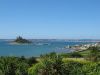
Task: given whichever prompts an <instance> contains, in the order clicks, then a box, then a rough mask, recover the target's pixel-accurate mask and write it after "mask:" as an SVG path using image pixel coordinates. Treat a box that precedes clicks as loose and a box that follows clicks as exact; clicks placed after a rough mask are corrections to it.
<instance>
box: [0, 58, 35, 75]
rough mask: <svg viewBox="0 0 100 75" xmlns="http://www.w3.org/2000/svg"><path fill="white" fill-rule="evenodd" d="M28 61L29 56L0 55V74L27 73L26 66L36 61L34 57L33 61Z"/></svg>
mask: <svg viewBox="0 0 100 75" xmlns="http://www.w3.org/2000/svg"><path fill="white" fill-rule="evenodd" d="M29 62H30V60H29V58H25V57H23V56H22V57H0V75H28V68H29V67H30V65H32V64H34V63H36V60H35V58H34V62H31V63H30V64H29Z"/></svg>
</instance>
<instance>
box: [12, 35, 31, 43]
mask: <svg viewBox="0 0 100 75" xmlns="http://www.w3.org/2000/svg"><path fill="white" fill-rule="evenodd" d="M13 43H16V44H30V43H32V42H31V41H29V40H27V39H24V38H22V37H21V36H19V37H17V38H16V39H15V40H14V41H13Z"/></svg>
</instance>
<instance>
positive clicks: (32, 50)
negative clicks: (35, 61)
mask: <svg viewBox="0 0 100 75" xmlns="http://www.w3.org/2000/svg"><path fill="white" fill-rule="evenodd" d="M10 41H11V40H0V56H26V57H30V56H34V57H38V56H40V55H41V54H47V53H51V52H56V53H68V52H72V51H73V50H71V49H67V48H65V46H68V45H70V46H71V45H78V44H84V42H67V41H51V40H49V41H45V40H44V41H43V40H42V41H37V40H36V41H33V43H32V44H22V45H21V44H11V43H10Z"/></svg>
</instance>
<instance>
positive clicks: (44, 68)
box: [28, 54, 100, 75]
mask: <svg viewBox="0 0 100 75" xmlns="http://www.w3.org/2000/svg"><path fill="white" fill-rule="evenodd" d="M28 74H29V75H99V74H100V63H99V62H91V61H82V62H81V61H74V60H64V61H63V60H62V57H61V56H59V55H56V54H55V55H54V54H53V56H49V55H46V56H45V57H42V59H41V62H39V63H37V64H34V65H33V66H32V67H31V68H29V71H28Z"/></svg>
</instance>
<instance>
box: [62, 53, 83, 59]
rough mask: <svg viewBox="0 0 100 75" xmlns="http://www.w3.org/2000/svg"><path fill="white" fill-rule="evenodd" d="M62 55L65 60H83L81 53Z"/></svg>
mask: <svg viewBox="0 0 100 75" xmlns="http://www.w3.org/2000/svg"><path fill="white" fill-rule="evenodd" d="M60 55H61V56H62V57H64V58H82V57H83V56H82V55H81V54H80V53H79V52H72V53H63V54H60Z"/></svg>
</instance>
